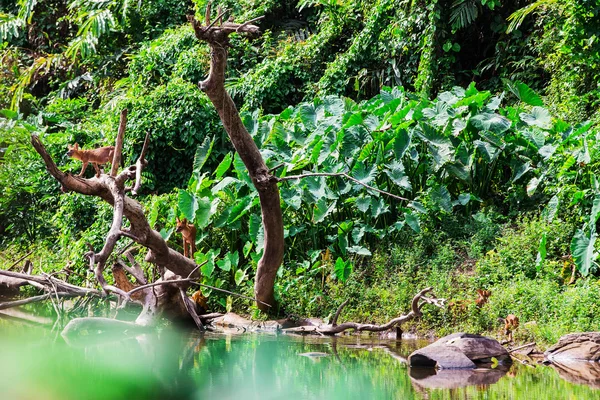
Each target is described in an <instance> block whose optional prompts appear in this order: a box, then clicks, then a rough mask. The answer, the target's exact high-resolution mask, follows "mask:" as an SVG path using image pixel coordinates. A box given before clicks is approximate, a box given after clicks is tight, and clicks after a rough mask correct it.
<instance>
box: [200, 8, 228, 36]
mask: <svg viewBox="0 0 600 400" xmlns="http://www.w3.org/2000/svg"><path fill="white" fill-rule="evenodd" d="M226 12H229V10H228V9H227V8H225V9H224V10H222V11H221V12H220V13H219V15H217V18H215V19H214V20H213V22H211V23H210V24H208V25H207V26H206V27H204V28H203V29H204V30H205V31H207V30H209V29H210V28H212V27H213V26H214V25H215V24H216V23H217V22H219V20H222V18H223V15H225V13H226Z"/></svg>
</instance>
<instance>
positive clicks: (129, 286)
mask: <svg viewBox="0 0 600 400" xmlns="http://www.w3.org/2000/svg"><path fill="white" fill-rule="evenodd" d="M112 273H113V278H115V286H116V287H118V288H119V289H121V290H123V291H124V292H129V291H131V290H133V289H135V288H136V287H137V286H138V285H134V284H133V283H131V282H130V281H129V278H127V275H126V274H125V270H124V269H123V267H121V266H120V265H119V264H114V265H113V266H112ZM145 297H146V295H145V294H144V291H143V290H140V291H138V292H135V293H133V294H132V295H131V299H132V300H135V301H140V302H143V300H144V298H145Z"/></svg>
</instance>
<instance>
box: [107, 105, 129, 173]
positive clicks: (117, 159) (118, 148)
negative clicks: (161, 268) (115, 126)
mask: <svg viewBox="0 0 600 400" xmlns="http://www.w3.org/2000/svg"><path fill="white" fill-rule="evenodd" d="M126 126H127V109H126V108H125V109H123V110H122V111H121V117H120V119H119V132H118V133H117V140H116V141H115V154H114V155H113V159H112V165H111V167H110V176H113V177H114V176H117V171H118V170H119V166H120V165H121V154H122V152H123V136H125V127H126Z"/></svg>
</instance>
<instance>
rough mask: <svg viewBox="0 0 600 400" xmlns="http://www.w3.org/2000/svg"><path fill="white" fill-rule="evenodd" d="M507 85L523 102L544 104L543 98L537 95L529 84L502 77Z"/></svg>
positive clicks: (532, 104)
mask: <svg viewBox="0 0 600 400" xmlns="http://www.w3.org/2000/svg"><path fill="white" fill-rule="evenodd" d="M502 81H503V82H504V84H505V85H506V87H507V88H508V90H509V91H510V92H512V94H514V95H515V96H516V97H517V98H518V99H519V100H521V101H522V102H523V103H526V104H529V105H530V106H543V105H544V102H543V101H542V98H541V97H540V96H538V95H537V93H535V92H534V91H533V90H532V89H531V88H530V87H529V86H527V85H526V84H524V83H523V82H519V81H517V82H511V81H510V80H508V79H502Z"/></svg>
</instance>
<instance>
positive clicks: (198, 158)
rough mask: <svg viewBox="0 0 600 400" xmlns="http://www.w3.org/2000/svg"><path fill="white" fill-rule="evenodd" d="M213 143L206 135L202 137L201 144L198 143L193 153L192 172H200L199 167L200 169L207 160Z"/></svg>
mask: <svg viewBox="0 0 600 400" xmlns="http://www.w3.org/2000/svg"><path fill="white" fill-rule="evenodd" d="M214 144H215V141H214V139H212V138H209V137H208V136H207V137H205V138H204V141H203V142H202V144H200V145H198V147H197V148H196V154H195V155H194V173H196V174H200V169H202V166H203V165H204V164H205V163H206V160H208V157H209V156H210V153H211V152H212V148H213V145H214Z"/></svg>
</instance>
